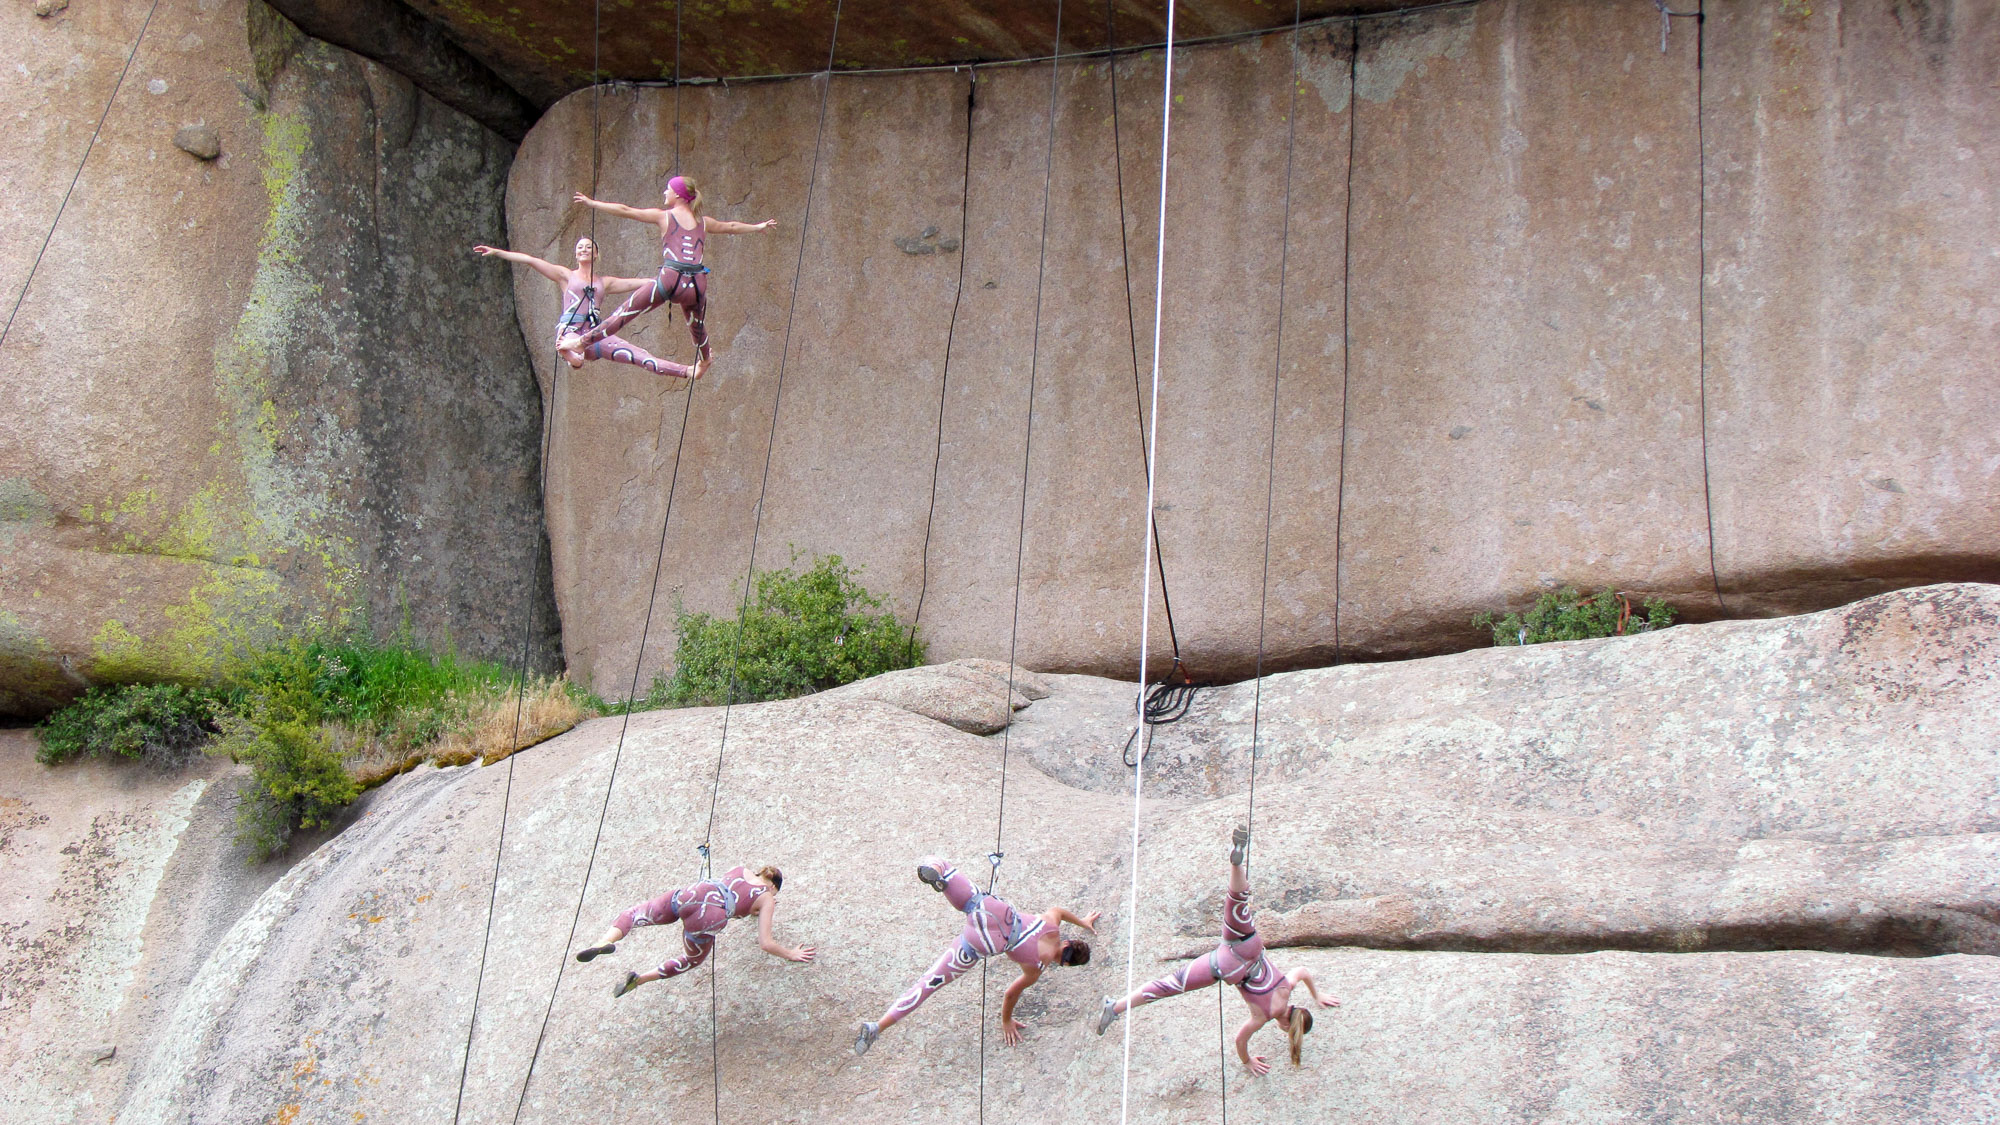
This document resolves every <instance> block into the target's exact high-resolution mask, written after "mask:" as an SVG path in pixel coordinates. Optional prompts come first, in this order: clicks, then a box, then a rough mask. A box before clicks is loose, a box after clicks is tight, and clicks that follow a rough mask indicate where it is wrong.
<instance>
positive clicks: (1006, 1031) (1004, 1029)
mask: <svg viewBox="0 0 2000 1125" xmlns="http://www.w3.org/2000/svg"><path fill="white" fill-rule="evenodd" d="M1025 1026H1027V1025H1026V1024H1024V1023H1022V1022H1021V1021H1020V1020H1008V1021H1007V1022H1005V1023H1003V1024H1001V1025H1000V1037H1001V1038H1002V1039H1005V1040H1006V1041H1007V1045H1008V1046H1009V1047H1012V1046H1014V1045H1015V1044H1017V1043H1019V1042H1020V1041H1021V1029H1022V1028H1023V1027H1025Z"/></svg>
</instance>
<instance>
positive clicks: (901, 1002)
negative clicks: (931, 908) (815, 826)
mask: <svg viewBox="0 0 2000 1125" xmlns="http://www.w3.org/2000/svg"><path fill="white" fill-rule="evenodd" d="M921 862H922V864H923V865H924V866H926V867H933V868H936V869H937V871H938V873H939V874H941V875H943V876H944V880H945V884H944V897H945V898H946V899H948V900H950V902H951V904H952V906H954V907H956V908H957V909H959V910H962V911H964V912H965V930H964V931H963V932H962V933H960V934H959V935H958V939H957V940H956V941H953V942H952V943H951V945H950V947H949V948H947V949H946V950H945V951H944V954H943V955H942V956H940V957H939V958H938V959H937V963H936V964H934V965H932V966H931V967H930V971H929V972H926V973H925V974H924V975H923V976H922V977H920V978H918V980H917V983H915V984H913V985H911V986H910V989H909V991H907V992H905V993H903V994H902V995H901V996H899V997H897V998H896V1002H895V1003H894V1004H892V1005H890V1006H889V1013H890V1016H891V1018H892V1019H897V1020H900V1019H902V1018H903V1017H904V1016H907V1015H909V1014H910V1013H911V1012H914V1011H916V1010H917V1006H918V1005H919V1004H922V1003H923V1002H924V1001H925V1000H928V999H930V995H931V993H933V992H936V991H937V990H938V989H940V988H943V987H944V986H945V985H947V984H949V983H951V982H952V981H953V980H956V979H957V978H958V977H959V976H960V975H962V974H963V973H964V972H965V971H966V970H967V969H970V968H971V967H972V966H974V965H976V964H978V963H979V961H980V958H982V957H991V956H994V955H995V954H1000V953H1004V954H1006V955H1007V956H1008V957H1009V958H1010V959H1012V960H1013V961H1014V962H1015V963H1017V964H1019V965H1023V966H1027V965H1036V964H1039V963H1040V960H1039V958H1038V957H1037V956H1036V947H1037V946H1038V945H1039V944H1040V943H1039V942H1037V941H1036V940H1035V939H1036V938H1038V937H1040V936H1041V933H1042V931H1043V930H1044V929H1046V928H1047V927H1048V923H1047V922H1045V921H1043V920H1042V919H1041V918H1039V917H1036V916H1035V915H1032V914H1023V913H1022V912H1021V911H1019V910H1016V909H1014V907H1013V906H1011V905H1009V904H1008V903H1007V902H1006V901H1005V900H1003V899H999V898H995V897H994V896H992V895H990V894H986V893H984V892H982V891H980V890H978V889H977V888H975V887H974V886H973V885H972V880H970V879H968V878H966V877H965V876H964V875H963V874H961V873H960V872H959V871H958V870H957V869H956V868H954V867H952V865H951V864H950V863H948V862H946V861H945V860H943V859H940V858H939V857H937V856H926V857H924V859H923V860H922V861H921Z"/></svg>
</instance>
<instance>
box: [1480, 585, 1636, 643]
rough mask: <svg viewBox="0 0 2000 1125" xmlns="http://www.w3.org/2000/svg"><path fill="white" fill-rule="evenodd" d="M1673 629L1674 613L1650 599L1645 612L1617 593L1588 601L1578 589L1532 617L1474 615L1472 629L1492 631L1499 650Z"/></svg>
mask: <svg viewBox="0 0 2000 1125" xmlns="http://www.w3.org/2000/svg"><path fill="white" fill-rule="evenodd" d="M1673 623H1674V611H1673V609H1671V608H1670V607H1669V606H1668V605H1667V603H1666V602H1665V601H1664V600H1662V599H1660V598H1647V599H1646V600H1645V601H1644V602H1643V603H1641V604H1640V612H1634V611H1633V610H1632V603H1631V600H1630V599H1629V598H1626V597H1624V596H1622V595H1620V594H1619V593H1617V592H1616V591H1614V590H1605V591H1604V592H1602V593H1599V594H1595V595H1592V596H1589V597H1585V596H1584V595H1582V594H1580V593H1578V592H1577V590H1576V588H1575V587H1574V586H1564V587H1563V588H1562V589H1560V590H1556V591H1554V592H1553V593H1547V594H1543V595H1542V596H1541V597H1540V598H1537V599H1536V600H1535V605H1534V608H1533V609H1530V610H1529V611H1528V612H1527V613H1525V614H1522V613H1510V614H1508V615H1507V616H1505V617H1502V618H1500V619H1498V620H1495V619H1494V617H1493V615H1492V614H1490V613H1480V614H1475V615H1474V616H1473V618H1472V624H1473V625H1474V626H1476V627H1478V628H1481V629H1491V630H1493V643H1494V644H1496V645H1535V644H1541V643H1542V642H1544V641H1586V640H1590V639H1592V638H1595V637H1614V636H1619V635H1621V634H1627V633H1649V632H1651V631H1653V630H1654V629H1664V628H1666V627H1667V626H1669V625H1672V624H1673Z"/></svg>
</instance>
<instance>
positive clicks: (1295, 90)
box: [1215, 0, 1354, 1125]
mask: <svg viewBox="0 0 2000 1125" xmlns="http://www.w3.org/2000/svg"><path fill="white" fill-rule="evenodd" d="M1300 6H1301V5H1300V0H1292V73H1291V94H1290V95H1289V98H1290V100H1289V102H1288V104H1287V106H1286V109H1285V203H1284V217H1283V219H1282V220H1281V221H1280V223H1279V226H1278V318H1277V320H1278V323H1277V331H1276V333H1275V339H1276V341H1277V342H1276V344H1275V345H1274V346H1273V348H1272V355H1271V427H1270V431H1269V435H1268V437H1267V438H1266V441H1265V447H1264V561H1263V571H1262V574H1261V576H1260V577H1259V579H1258V587H1257V678H1256V679H1255V680H1254V681H1253V683H1254V685H1255V686H1254V687H1253V688H1252V689H1251V696H1250V802H1249V811H1248V812H1247V813H1246V814H1245V815H1244V821H1243V827H1244V829H1245V831H1247V832H1248V833H1249V834H1250V840H1249V843H1247V844H1245V845H1244V852H1243V873H1244V875H1245V876H1246V877H1247V876H1248V875H1249V874H1250V849H1251V848H1253V847H1255V846H1256V842H1257V832H1256V829H1257V757H1258V748H1259V747H1258V738H1259V735H1260V734H1261V733H1262V720H1263V717H1264V639H1265V624H1266V622H1267V621H1268V619H1269V610H1270V605H1271V515H1272V512H1273V510H1274V508H1275V507H1276V498H1277V489H1278V392H1279V389H1280V385H1281V384H1282V382H1283V380H1284V369H1285V282H1286V281H1287V280H1288V277H1287V274H1288V272H1289V268H1290V266H1291V241H1292V240H1291V234H1292V166H1293V153H1294V152H1295V151H1296V148H1297V145H1296V143H1295V142H1296V140H1297V138H1298V109H1299V22H1300V19H1299V16H1300ZM1347 105H1348V111H1349V112H1350V113H1351V112H1353V109H1354V102H1353V100H1352V99H1350V100H1349V101H1348V103H1347ZM1222 992H1223V990H1222V988H1221V987H1220V986H1219V985H1218V986H1217V988H1216V990H1215V1031H1216V1043H1215V1048H1216V1056H1217V1061H1218V1062H1219V1063H1220V1065H1221V1068H1222V1082H1221V1090H1222V1125H1229V1055H1228V1044H1227V1031H1226V1028H1225V1021H1224V1019H1223V1015H1222Z"/></svg>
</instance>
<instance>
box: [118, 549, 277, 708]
mask: <svg viewBox="0 0 2000 1125" xmlns="http://www.w3.org/2000/svg"><path fill="white" fill-rule="evenodd" d="M186 565H187V566H188V567H189V568H190V569H191V575H190V576H191V577H192V578H194V580H195V583H196V584H195V585H194V586H193V588H192V589H191V590H190V591H189V592H188V597H187V600H186V601H183V602H180V603H178V604H174V605H169V606H167V607H165V608H164V609H162V610H161V611H160V612H161V616H163V617H164V618H165V619H166V628H165V629H163V630H160V631H159V632H157V633H154V634H153V635H151V636H141V635H139V634H138V633H135V632H134V631H133V630H132V629H131V628H130V627H129V626H127V625H126V624H125V622H123V621H121V620H119V619H117V618H113V619H111V620H109V621H106V622H105V623H104V625H103V627H102V628H100V629H99V630H98V631H97V635H96V636H95V637H94V638H92V641H91V658H92V669H91V671H92V673H93V676H94V678H96V679H98V680H103V681H110V682H134V681H141V680H179V681H183V682H188V683H199V682H202V681H206V680H212V679H214V678H216V677H217V676H218V675H219V674H221V673H223V672H226V671H227V670H228V669H230V668H231V667H233V666H235V665H236V664H237V663H239V662H240V661H242V660H244V659H245V658H247V657H248V656H249V655H250V654H251V653H253V652H255V651H257V650H258V649H261V648H264V647H266V646H268V645H270V644H271V643H272V642H273V641H274V640H275V639H276V638H277V637H278V636H279V635H280V634H281V633H282V632H283V631H284V627H285V623H284V621H283V619H282V617H281V612H280V611H281V609H282V608H283V606H284V605H285V603H286V601H287V599H286V598H285V596H284V590H283V589H282V587H281V585H280V583H279V581H278V576H277V575H276V574H273V573H272V572H270V571H268V570H263V569H260V568H253V567H237V566H218V565H216V564H214V563H207V562H190V563H188V564H186Z"/></svg>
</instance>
